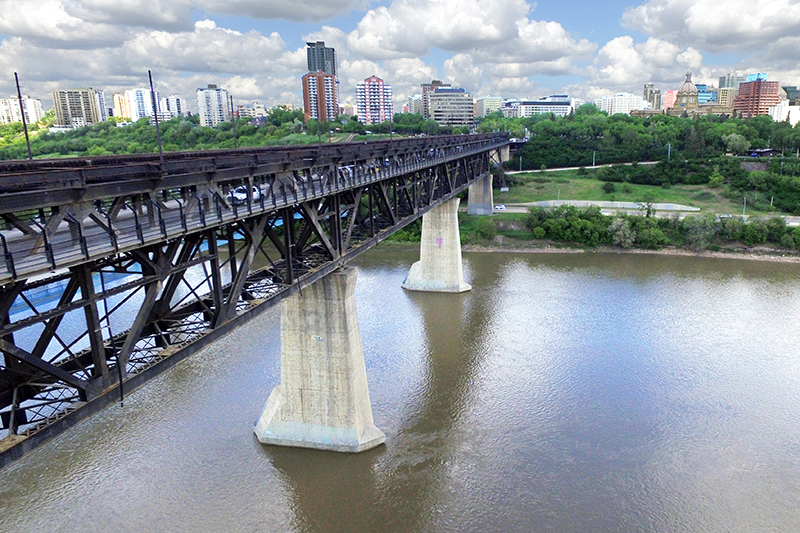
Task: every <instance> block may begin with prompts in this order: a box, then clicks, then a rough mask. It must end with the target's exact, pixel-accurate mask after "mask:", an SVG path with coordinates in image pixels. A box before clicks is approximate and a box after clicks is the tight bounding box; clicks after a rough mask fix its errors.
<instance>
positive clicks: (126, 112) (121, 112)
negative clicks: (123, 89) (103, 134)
mask: <svg viewBox="0 0 800 533" xmlns="http://www.w3.org/2000/svg"><path fill="white" fill-rule="evenodd" d="M114 116H115V117H117V118H131V105H130V103H128V97H127V96H125V94H124V93H117V94H115V95H114Z"/></svg>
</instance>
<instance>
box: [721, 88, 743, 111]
mask: <svg viewBox="0 0 800 533" xmlns="http://www.w3.org/2000/svg"><path fill="white" fill-rule="evenodd" d="M738 92H739V88H738V86H737V88H736V89H734V88H733V87H724V88H723V87H720V88H719V89H718V90H717V103H718V104H719V105H721V106H724V107H730V108H733V99H734V98H736V93H738Z"/></svg>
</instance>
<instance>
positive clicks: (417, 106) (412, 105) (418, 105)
mask: <svg viewBox="0 0 800 533" xmlns="http://www.w3.org/2000/svg"><path fill="white" fill-rule="evenodd" d="M407 106H408V113H417V114H418V115H421V114H422V95H421V94H414V95H412V96H409V97H408V104H407ZM403 107H406V106H403Z"/></svg>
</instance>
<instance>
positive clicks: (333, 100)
mask: <svg viewBox="0 0 800 533" xmlns="http://www.w3.org/2000/svg"><path fill="white" fill-rule="evenodd" d="M338 113H339V99H338V98H337V94H336V78H334V76H333V74H326V73H324V72H321V71H319V72H309V73H308V74H306V75H305V76H303V114H304V116H305V120H306V122H308V120H309V119H312V118H313V119H316V120H318V121H320V122H321V121H324V120H333V119H334V118H336V116H337V115H338Z"/></svg>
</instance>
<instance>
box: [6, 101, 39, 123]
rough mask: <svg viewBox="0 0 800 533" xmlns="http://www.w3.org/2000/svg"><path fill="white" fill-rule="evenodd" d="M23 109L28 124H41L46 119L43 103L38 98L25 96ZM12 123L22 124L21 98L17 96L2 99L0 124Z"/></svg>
mask: <svg viewBox="0 0 800 533" xmlns="http://www.w3.org/2000/svg"><path fill="white" fill-rule="evenodd" d="M22 109H23V110H24V111H25V122H27V123H28V124H33V123H35V122H39V121H40V120H41V119H42V118H44V110H43V109H42V101H41V100H39V99H38V98H31V97H30V96H23V97H22ZM12 122H22V112H21V111H20V106H19V98H17V97H16V96H9V97H8V98H0V124H11V123H12Z"/></svg>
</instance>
